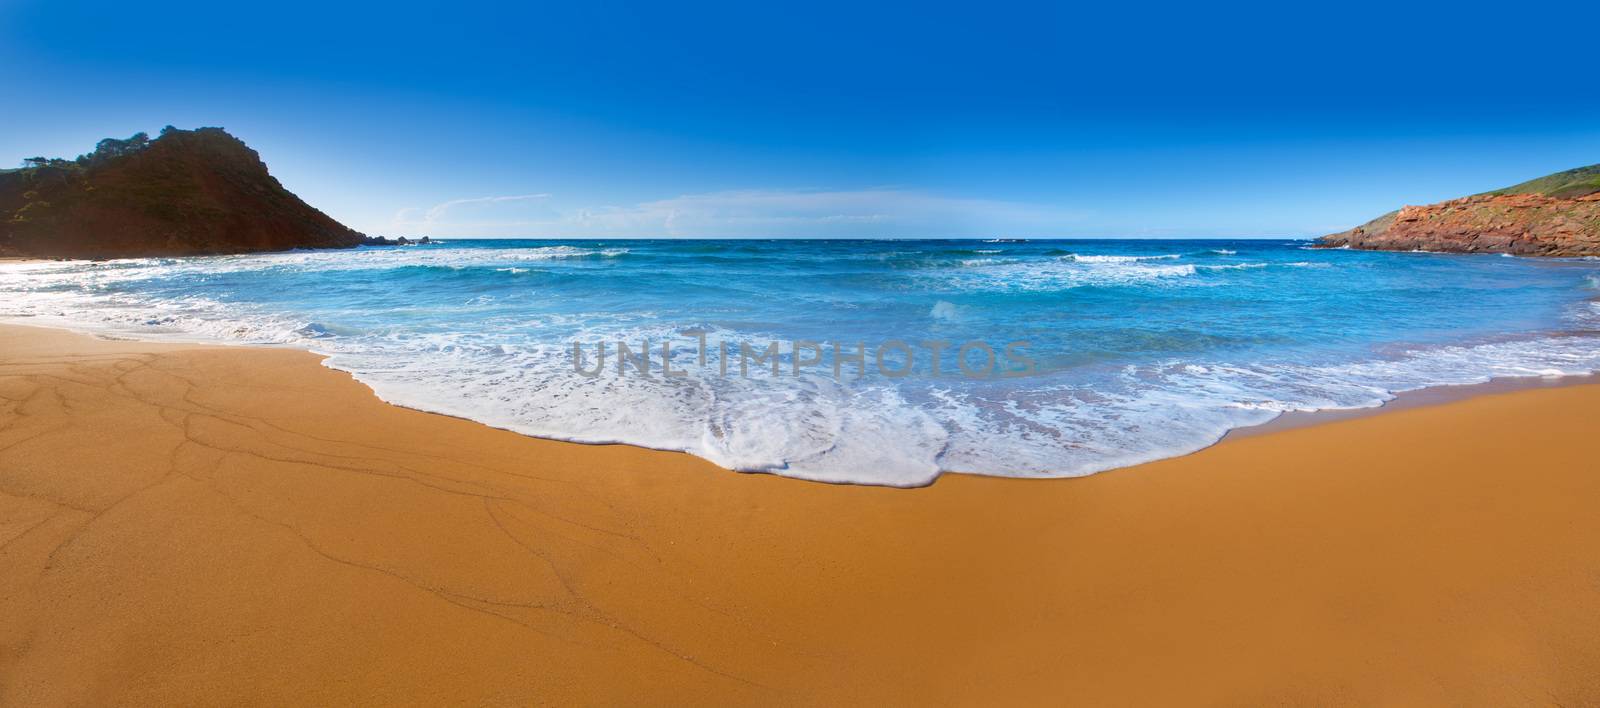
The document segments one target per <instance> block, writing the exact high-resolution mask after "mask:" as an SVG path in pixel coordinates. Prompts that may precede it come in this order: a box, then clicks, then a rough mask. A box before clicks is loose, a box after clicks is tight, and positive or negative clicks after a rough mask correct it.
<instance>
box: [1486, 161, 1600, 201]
mask: <svg viewBox="0 0 1600 708" xmlns="http://www.w3.org/2000/svg"><path fill="white" fill-rule="evenodd" d="M1595 192H1600V165H1589V166H1588V167H1579V168H1577V169H1574V170H1567V171H1566V172H1557V173H1555V174H1553V175H1545V176H1544V177H1540V178H1539V179H1531V180H1528V181H1526V182H1523V183H1522V184H1518V185H1515V186H1511V187H1506V188H1505V189H1496V190H1494V191H1492V192H1484V194H1498V195H1505V194H1542V195H1544V196H1547V197H1555V198H1556V199H1577V198H1578V197H1581V196H1584V195H1587V194H1594V193H1595Z"/></svg>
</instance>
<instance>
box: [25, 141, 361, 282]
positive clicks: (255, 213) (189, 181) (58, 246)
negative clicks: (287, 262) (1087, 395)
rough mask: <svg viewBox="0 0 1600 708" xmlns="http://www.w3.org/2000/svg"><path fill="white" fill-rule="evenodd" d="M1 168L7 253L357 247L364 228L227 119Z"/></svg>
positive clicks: (111, 254)
mask: <svg viewBox="0 0 1600 708" xmlns="http://www.w3.org/2000/svg"><path fill="white" fill-rule="evenodd" d="M24 164H25V167H23V168H22V169H18V170H6V171H0V254H10V255H24V256H39V257H51V258H58V257H60V258H124V257H142V256H192V255H212V254H225V253H252V252H257V251H281V250H288V249H293V248H348V247H351V246H357V245H360V244H361V243H362V242H363V240H364V237H363V235H362V234H360V233H358V232H356V231H353V230H351V229H350V228H348V227H346V226H344V225H343V224H340V223H339V222H337V221H334V220H333V219H332V218H331V217H329V216H328V215H327V214H324V213H322V212H320V211H317V210H316V209H314V208H312V207H311V206H310V205H308V204H306V203H305V202H303V201H301V200H300V198H299V197H296V196H295V195H294V194H292V193H290V192H289V190H286V189H284V188H283V185H281V184H279V183H278V180H277V179H275V178H273V177H272V175H270V174H268V173H267V166H266V165H265V164H263V163H262V162H261V156H260V155H258V154H256V151H255V150H252V149H250V148H249V147H248V146H246V145H245V144H244V143H243V142H241V141H240V140H239V139H238V138H235V137H233V136H232V135H229V134H228V133H227V132H225V131H223V130H222V129H221V128H200V129H198V130H177V129H174V128H171V127H168V128H167V129H166V130H163V131H161V135H160V137H158V138H156V139H154V140H151V139H149V138H148V136H146V135H145V134H143V133H140V134H137V135H135V136H133V137H132V138H129V139H127V140H114V139H107V140H102V141H100V144H99V146H97V147H96V149H95V151H94V152H93V153H90V154H87V155H83V156H81V157H79V158H78V159H76V160H60V159H55V160H47V159H44V158H31V159H29V160H27V161H25V163H24Z"/></svg>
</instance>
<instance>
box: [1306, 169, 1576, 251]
mask: <svg viewBox="0 0 1600 708" xmlns="http://www.w3.org/2000/svg"><path fill="white" fill-rule="evenodd" d="M1317 245H1318V246H1322V247H1327V248H1341V247H1347V248H1359V249H1366V250H1379V251H1438V252H1446V253H1507V254H1511V255H1517V256H1557V257H1561V256H1565V257H1572V256H1600V165H1590V166H1589V167H1580V168H1578V169H1575V170H1568V171H1566V172H1560V173H1556V174H1553V175H1549V176H1547V177H1541V178H1539V179H1536V180H1531V181H1528V182H1524V183H1522V184H1519V185H1516V186H1513V187H1507V188H1505V189H1499V190H1495V191H1493V192H1486V193H1484V194H1478V195H1473V196H1470V197H1462V198H1460V199H1452V200H1450V201H1446V202H1440V203H1438V204H1431V205H1428V206H1407V207H1404V208H1402V209H1400V210H1399V211H1395V212H1390V213H1388V214H1384V215H1383V216H1380V217H1378V218H1376V219H1373V220H1372V221H1370V222H1367V223H1366V224H1364V225H1362V226H1358V227H1356V228H1354V229H1351V230H1349V231H1345V232H1342V233H1337V234H1332V235H1328V236H1324V237H1322V238H1320V239H1317Z"/></svg>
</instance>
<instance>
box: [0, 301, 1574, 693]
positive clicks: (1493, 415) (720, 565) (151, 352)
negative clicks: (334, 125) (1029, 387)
mask: <svg viewBox="0 0 1600 708" xmlns="http://www.w3.org/2000/svg"><path fill="white" fill-rule="evenodd" d="M0 425H3V427H0V704H4V705H8V706H49V705H64V704H72V705H106V704H158V705H193V704H218V703H255V704H276V705H291V704H298V705H306V704H332V703H362V704H383V703H434V704H436V703H452V704H527V703H563V704H568V703H584V704H593V703H602V704H618V703H628V704H639V703H648V704H695V705H711V704H775V703H804V704H817V703H826V704H882V703H891V704H927V703H935V704H995V703H1009V704H1018V703H1025V704H1039V703H1050V704H1062V703H1078V704H1095V705H1105V704H1173V703H1178V704H1218V703H1222V704H1235V705H1239V704H1243V705H1251V704H1254V705H1260V704H1289V703H1300V704H1318V705H1326V704H1393V705H1418V704H1453V705H1468V704H1479V705H1520V704H1557V703H1559V704H1565V705H1579V704H1590V705H1593V704H1596V703H1600V513H1596V511H1597V508H1600V456H1597V454H1596V449H1597V448H1596V444H1597V442H1596V441H1597V439H1600V436H1597V435H1596V430H1597V427H1600V386H1594V385H1587V386H1575V387H1569V388H1557V389H1547V390H1537V391H1526V392H1518V393H1508V394H1498V395H1491V396H1484V397H1479V398H1473V399H1471V400H1467V401H1461V402H1454V403H1449V404H1444V405H1438V406H1430V407H1420V408H1413V409H1409V410H1402V411H1397V412H1393V413H1386V414H1382V415H1377V416H1371V417H1365V418H1360V419H1355V420H1344V421H1338V422H1334V423H1329V424H1326V425H1319V426H1315V427H1309V428H1300V429H1292V430H1286V431H1279V432H1274V433H1270V434H1263V435H1255V436H1249V437H1242V438H1239V439H1236V440H1229V441H1228V442H1225V443H1223V444H1221V445H1218V446H1216V447H1213V448H1211V449H1209V450H1206V451H1204V452H1201V453H1198V454H1195V455H1191V456H1188V457H1184V458H1181V459H1174V460H1168V461H1164V462H1159V463H1154V464H1149V465H1143V466H1140V467H1136V468H1131V469H1125V470H1120V471H1116V472H1111V473H1106V474H1100V475H1096V476H1093V477H1088V478H1082V479H1068V480H1048V481H1037V480H1027V481H1024V480H1007V479H996V478H986V477H973V476H964V475H950V476H947V477H945V478H944V479H941V480H940V481H939V482H938V483H937V484H935V485H933V486H932V487H929V488H926V489H918V490H895V489H882V488H869V487H848V486H828V485H822V484H814V483H807V482H799V481H795V480H790V479H784V478H780V477H772V476H763V475H742V474H736V473H732V472H728V471H725V470H721V469H717V468H715V467H713V466H712V465H710V464H708V463H706V462H703V461H701V460H699V459H696V458H693V457H690V456H687V455H682V454H676V453H666V452H653V451H647V450H641V449H637V448H631V447H626V446H583V445H574V444H568V443H559V442H551V441H544V440H535V439H529V438H524V437H521V436H518V435H514V434H511V433H507V432H503V431H497V430H492V429H489V428H486V427H483V426H481V425H477V424H475V423H471V422H468V421H463V420H456V419H452V418H446V417H441V416H436V415H429V414H424V413H419V412H415V411H410V410H405V409H401V408H397V407H392V406H388V405H385V404H383V403H381V402H379V401H378V400H377V399H376V398H374V397H373V396H372V394H371V393H370V392H369V391H368V390H367V389H366V388H365V387H363V386H362V385H360V384H359V383H356V382H354V381H352V380H351V379H350V378H349V377H348V376H347V375H345V374H343V373H340V372H336V371H332V370H329V369H326V368H323V367H321V366H319V365H318V363H317V359H316V357H314V356H313V355H310V354H306V353H301V352H293V351H282V350H265V349H243V348H207V347H192V346H170V345H157V344H148V343H133V342H106V341H99V340H93V339H90V338H87V337H83V336H79V335H74V334H69V333H64V332H59V331H53V330H42V329H28V328H17V327H4V328H0Z"/></svg>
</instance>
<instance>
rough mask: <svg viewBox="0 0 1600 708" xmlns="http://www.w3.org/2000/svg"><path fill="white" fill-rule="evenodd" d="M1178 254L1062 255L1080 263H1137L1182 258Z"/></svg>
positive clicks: (1066, 258) (1065, 258)
mask: <svg viewBox="0 0 1600 708" xmlns="http://www.w3.org/2000/svg"><path fill="white" fill-rule="evenodd" d="M1182 257H1183V256H1180V255H1177V254H1165V255H1160V256H1085V255H1079V254H1076V253H1071V254H1067V255H1065V256H1062V257H1061V258H1062V260H1069V261H1077V262H1079V263H1136V262H1138V261H1170V260H1176V259H1179V258H1182Z"/></svg>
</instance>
